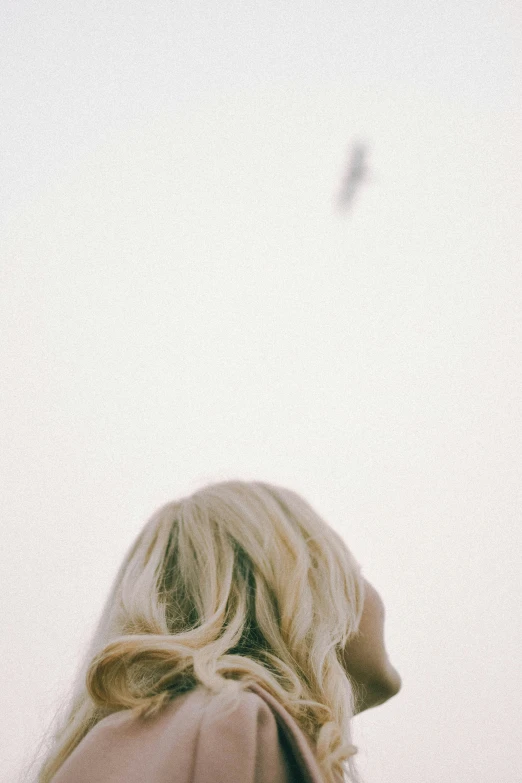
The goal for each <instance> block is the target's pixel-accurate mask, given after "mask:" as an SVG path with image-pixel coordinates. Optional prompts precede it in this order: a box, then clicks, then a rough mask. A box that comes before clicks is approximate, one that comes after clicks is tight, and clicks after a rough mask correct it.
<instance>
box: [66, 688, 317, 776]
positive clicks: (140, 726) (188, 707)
mask: <svg viewBox="0 0 522 783" xmlns="http://www.w3.org/2000/svg"><path fill="white" fill-rule="evenodd" d="M73 781H74V783H102V781H103V783H138V781H139V783H143V781H147V783H297V781H307V782H308V781H309V783H321V781H322V778H321V776H320V772H319V768H318V766H317V763H316V761H315V759H314V757H313V753H312V750H311V747H310V745H309V743H308V741H307V740H306V738H305V737H304V734H302V732H301V731H300V729H299V727H298V726H297V724H296V723H295V721H294V720H293V718H292V717H291V716H290V714H289V713H288V712H287V711H286V710H285V709H284V707H283V706H282V705H280V704H279V703H278V702H277V700H276V699H274V697H273V696H272V695H271V694H270V693H268V692H267V691H265V690H264V689H263V688H261V687H260V686H258V685H252V686H250V685H249V686H248V689H247V690H244V691H241V692H240V693H239V694H238V698H237V701H236V702H235V703H228V702H227V701H226V698H225V699H224V698H223V696H222V694H213V693H212V692H211V691H210V690H209V689H208V688H206V687H205V686H203V685H199V686H197V687H196V688H194V689H193V690H191V691H187V692H185V693H182V694H179V695H177V696H176V697H175V698H173V699H172V701H171V702H170V703H169V704H168V705H166V706H165V708H164V709H163V710H162V711H161V712H160V713H159V714H158V715H156V716H154V717H153V718H148V719H143V718H138V717H136V716H135V715H133V713H132V712H131V711H130V710H122V711H120V712H117V713H113V714H112V715H109V716H108V717H106V718H104V719H103V720H101V721H100V722H99V723H98V724H97V725H96V726H94V728H93V729H92V730H91V731H90V732H89V733H88V734H87V735H86V737H85V738H84V739H83V740H82V742H81V743H80V744H79V745H78V746H77V748H75V750H74V751H73V753H72V754H71V755H70V756H69V758H68V759H67V761H66V762H65V763H64V765H63V766H62V767H61V769H60V770H59V771H58V773H57V775H56V776H55V778H54V779H53V783H73Z"/></svg>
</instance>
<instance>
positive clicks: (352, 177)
mask: <svg viewBox="0 0 522 783" xmlns="http://www.w3.org/2000/svg"><path fill="white" fill-rule="evenodd" d="M367 153H368V147H367V146H366V144H363V143H362V142H354V144H353V145H352V149H351V154H350V159H349V161H348V166H347V169H346V173H345V175H344V178H343V181H342V185H341V189H340V191H339V194H338V196H337V206H338V207H339V208H340V209H343V210H347V209H349V207H350V206H351V204H352V201H353V199H354V197H355V193H356V192H357V190H358V188H359V187H360V185H361V183H362V182H364V180H365V179H367V177H368V168H367V166H366V158H367Z"/></svg>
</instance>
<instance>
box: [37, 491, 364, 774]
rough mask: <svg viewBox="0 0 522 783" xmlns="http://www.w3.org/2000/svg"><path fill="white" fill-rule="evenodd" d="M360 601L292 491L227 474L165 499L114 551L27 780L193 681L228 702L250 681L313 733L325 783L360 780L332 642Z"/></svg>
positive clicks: (354, 582)
mask: <svg viewBox="0 0 522 783" xmlns="http://www.w3.org/2000/svg"><path fill="white" fill-rule="evenodd" d="M363 603H364V580H363V577H362V574H361V569H360V566H359V564H358V563H357V561H356V560H355V558H354V557H353V555H352V554H351V552H350V551H349V549H348V547H347V546H346V544H345V543H344V541H343V540H342V539H341V537H340V536H339V535H338V534H337V533H336V532H335V531H334V530H333V529H332V528H331V527H330V526H329V525H328V524H327V523H326V522H325V521H324V520H323V519H322V518H321V517H320V516H319V515H318V514H317V513H316V512H315V511H314V510H313V509H312V507H311V506H310V505H309V504H308V503H307V502H306V501H305V500H303V499H302V498H301V497H300V496H299V495H297V494H296V493H295V492H292V491H290V490H288V489H285V488H283V487H280V486H275V485H272V484H268V483H262V482H258V481H255V482H249V481H240V480H233V481H222V482H219V483H216V484H209V485H207V486H204V487H203V488H201V489H199V490H197V491H196V492H194V493H193V494H191V495H190V496H187V497H184V498H182V499H180V500H176V501H173V502H170V503H167V504H166V505H164V506H162V507H161V508H160V509H158V510H157V511H156V512H155V513H154V514H153V515H152V517H151V518H150V519H149V521H148V522H147V523H146V525H145V526H144V528H143V530H142V531H141V533H140V534H139V535H138V537H137V538H136V540H135V542H134V543H133V544H132V546H131V547H130V549H129V551H128V552H127V555H126V556H125V558H124V561H123V563H122V565H121V567H120V569H119V571H118V573H117V576H116V578H115V581H114V584H113V586H112V588H111V591H110V593H109V596H108V599H107V601H106V604H105V607H104V610H103V613H102V616H101V619H100V621H99V624H98V627H97V629H96V631H95V634H94V637H93V640H92V642H91V645H90V648H89V650H88V652H87V655H86V657H85V660H84V662H83V665H82V666H81V667H80V670H79V674H78V676H77V679H76V681H75V683H74V685H73V688H72V693H71V696H70V699H69V700H68V701H67V703H66V704H65V705H64V707H62V713H63V714H62V715H61V717H59V720H58V727H57V728H54V729H53V733H52V741H51V743H50V744H51V747H50V748H48V749H47V751H46V756H45V758H44V761H43V765H42V766H41V768H40V771H39V773H38V776H37V778H36V780H37V781H38V783H49V782H50V781H51V780H52V777H53V775H55V774H56V772H57V771H58V769H59V768H60V767H61V765H62V764H63V763H64V761H65V760H66V759H67V758H68V756H69V755H70V754H71V753H72V751H73V750H74V749H75V748H76V747H77V745H78V744H79V743H80V741H81V740H82V739H83V737H85V735H86V734H87V732H88V731H90V729H92V728H93V726H95V725H96V724H97V723H98V722H99V721H100V720H102V719H103V718H105V717H106V716H107V715H109V714H111V713H113V712H116V711H118V710H124V709H130V710H132V711H133V713H134V714H135V715H136V716H141V717H142V718H144V719H147V718H148V717H151V716H153V715H155V714H157V713H158V712H159V710H161V708H162V707H163V706H164V705H165V704H166V703H167V702H168V701H169V700H171V699H172V698H174V697H175V696H176V695H177V694H179V693H182V692H184V691H187V690H190V689H192V688H194V687H196V686H197V685H199V684H203V685H205V686H207V687H208V688H209V689H210V690H211V691H212V692H214V693H220V692H222V693H223V694H224V699H225V702H226V703H227V704H230V707H231V708H233V707H234V706H235V705H236V704H237V700H238V699H239V697H240V692H241V691H242V690H244V689H246V688H247V687H248V685H249V684H250V683H257V684H259V685H260V686H261V687H262V688H264V689H265V690H267V691H268V692H269V693H271V694H272V695H273V696H274V697H275V698H276V699H277V700H278V701H279V702H280V703H281V704H282V705H283V706H284V707H285V708H286V709H287V710H288V712H289V713H290V714H291V715H292V716H293V717H294V719H295V720H296V721H297V723H298V724H299V725H300V727H301V728H302V730H303V731H304V732H305V734H306V735H307V736H308V737H309V738H310V739H311V740H312V742H313V745H314V748H315V755H316V758H317V761H318V764H319V766H320V768H321V770H322V772H323V774H324V779H325V783H336V782H337V783H338V781H339V780H344V781H353V783H360V777H359V773H358V771H357V768H356V766H355V763H354V756H355V754H356V753H357V748H356V747H355V746H354V745H353V744H352V741H351V719H352V717H353V715H354V704H355V698H356V696H357V692H356V686H355V684H354V683H353V682H352V681H351V680H350V678H349V676H348V674H347V672H346V670H345V668H344V667H343V664H342V659H341V651H342V649H343V648H344V646H345V645H346V643H347V641H348V639H349V638H351V637H352V636H353V635H355V634H356V632H357V629H358V626H359V622H360V619H361V614H362V610H363ZM55 721H56V717H55Z"/></svg>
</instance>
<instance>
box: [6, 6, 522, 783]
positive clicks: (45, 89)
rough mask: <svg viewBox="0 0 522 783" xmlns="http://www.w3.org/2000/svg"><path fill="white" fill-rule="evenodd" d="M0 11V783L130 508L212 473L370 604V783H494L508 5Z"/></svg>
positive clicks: (501, 554) (47, 695) (511, 319)
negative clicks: (326, 545) (339, 555)
mask: <svg viewBox="0 0 522 783" xmlns="http://www.w3.org/2000/svg"><path fill="white" fill-rule="evenodd" d="M2 14H3V17H4V20H5V23H4V24H2V25H1V27H2V29H3V34H2V35H3V39H4V40H3V41H2V46H0V52H1V55H0V58H1V59H2V62H1V63H0V65H1V67H0V73H1V74H2V77H1V78H2V80H3V82H2V88H3V90H4V92H3V96H2V106H3V107H4V115H5V121H4V122H3V123H2V130H1V133H2V147H3V149H4V152H5V153H6V154H5V158H4V161H3V162H2V166H3V174H2V176H1V177H0V193H1V206H0V209H1V213H0V221H1V226H2V230H1V240H0V253H1V255H0V263H1V280H2V285H1V287H0V300H1V301H0V352H1V356H0V359H1V361H2V367H3V378H4V383H3V393H2V409H1V411H0V427H1V434H2V442H3V444H4V448H3V449H2V450H1V454H0V481H1V484H2V488H3V489H2V493H1V497H2V509H1V510H2V525H3V529H4V531H5V532H4V541H3V547H2V554H1V555H0V560H1V573H2V574H3V577H4V581H3V591H2V592H3V595H4V602H5V616H6V617H7V622H6V626H5V627H4V634H3V638H2V642H1V645H2V647H1V654H2V658H3V661H4V667H3V673H4V674H3V683H2V708H3V709H2V713H3V714H4V716H8V717H5V718H4V719H3V721H2V723H1V724H0V725H1V728H0V743H1V745H2V754H1V755H2V758H3V759H4V763H5V771H4V770H3V771H2V774H3V775H4V777H2V778H1V780H2V783H7V781H10V782H11V781H12V780H13V777H16V776H17V775H18V773H19V770H20V768H21V764H22V762H23V761H25V760H27V753H28V752H30V750H31V749H32V747H33V745H34V742H35V741H36V740H37V739H38V738H39V736H41V733H42V732H43V730H44V729H45V727H46V725H47V722H48V720H49V718H50V716H51V713H52V710H53V708H55V707H56V706H57V705H58V703H59V699H60V697H61V696H62V695H63V693H64V692H65V690H66V688H67V687H68V685H69V683H70V680H71V677H72V675H73V673H74V667H75V665H76V663H77V661H78V660H79V655H80V654H81V650H82V649H83V647H84V646H85V644H86V642H87V640H88V638H89V634H90V632H91V630H92V626H93V623H94V622H95V620H96V618H97V616H98V613H99V611H100V609H101V605H102V603H103V600H104V598H105V595H106V593H107V590H108V588H109V585H110V583H111V581H112V579H113V577H114V574H115V572H116V569H117V567H118V565H119V562H120V560H121V557H122V556H123V554H124V552H125V550H126V548H127V546H128V545H129V543H130V542H131V540H132V539H133V537H134V535H135V534H136V533H137V531H138V530H139V528H140V527H141V526H142V525H143V523H144V522H145V520H146V518H147V517H148V515H149V514H150V513H152V511H153V510H154V509H155V508H156V507H157V506H158V505H160V504H161V503H163V502H165V501H166V500H168V499H169V498H173V497H175V496H178V495H180V494H182V493H184V492H186V491H190V490H191V489H192V488H193V487H194V486H195V485H197V484H198V483H201V482H202V481H204V480H209V481H210V480H214V479H216V480H217V479H220V478H223V477H233V476H240V477H244V478H260V479H266V480H273V481H276V482H279V483H284V484H287V485H288V486H290V487H291V488H293V489H295V490H297V491H300V492H301V493H302V494H303V495H304V496H305V497H306V498H307V499H308V500H309V501H310V502H311V503H312V504H313V505H315V506H316V508H317V510H318V511H320V512H321V513H322V514H323V515H324V516H325V517H326V518H327V519H328V520H329V521H330V522H331V523H332V524H333V525H334V526H335V527H336V528H337V529H339V530H340V532H341V533H342V534H343V536H344V537H345V539H346V541H347V543H348V544H349V546H350V547H351V548H352V549H353V551H354V553H355V555H356V557H357V558H358V560H359V561H360V562H361V563H362V564H363V566H364V569H365V573H366V575H367V576H368V578H369V579H370V580H371V581H373V582H374V584H375V585H376V586H377V587H378V589H379V590H380V592H381V594H382V596H383V599H384V601H385V604H386V607H387V639H388V647H389V651H390V656H391V657H392V660H393V662H394V664H395V665H396V667H397V668H398V669H399V671H400V672H401V675H402V677H403V690H402V692H401V694H400V695H399V696H398V697H397V698H395V699H393V700H391V701H390V702H389V703H387V704H386V705H383V706H382V707H379V708H377V709H375V710H371V711H369V712H368V713H366V714H363V715H361V716H359V717H358V718H357V719H356V721H355V731H356V739H357V740H358V744H359V747H360V764H361V769H362V771H363V773H364V774H365V777H366V779H367V783H385V782H386V783H399V782H400V783H410V781H411V782H412V783H413V781H415V783H416V782H417V781H419V780H422V781H426V782H427V783H439V781H440V782H441V783H442V781H444V783H446V781H448V780H458V781H459V783H477V781H478V782H479V783H481V782H482V781H484V782H485V781H488V783H489V781H490V780H502V781H503V782H504V781H505V782H506V783H515V781H517V780H519V779H520V777H521V776H522V768H521V767H520V763H521V762H520V755H519V752H518V731H517V728H516V727H517V720H518V718H517V715H518V706H519V705H518V701H519V699H518V696H517V694H518V693H520V685H521V681H520V672H519V667H518V665H517V661H518V658H519V656H520V644H521V641H522V640H521V632H520V623H519V619H518V602H519V597H520V590H521V582H520V576H519V573H518V572H519V567H518V557H517V552H519V551H520V537H521V534H520V529H521V525H520V522H521V518H520V517H521V503H520V500H521V496H520V469H521V462H522V459H521V456H522V455H521V449H520V441H521V435H522V424H521V407H520V388H521V381H522V370H521V367H520V354H521V305H520V301H521V293H522V286H521V282H522V280H521V266H520V261H521V259H520V233H519V228H518V224H519V215H520V195H521V191H520V184H519V180H520V177H519V172H520V148H519V143H518V139H519V137H520V133H519V131H520V111H519V108H520V106H519V104H518V103H517V100H518V94H519V93H520V91H519V90H517V80H518V81H519V79H518V72H517V67H516V62H515V49H516V43H517V41H516V34H515V32H514V31H515V30H516V25H515V22H516V20H515V19H514V11H513V8H512V7H511V6H510V5H509V4H502V3H500V4H499V3H493V2H482V3H478V4H474V5H473V6H472V7H470V5H469V4H468V3H466V4H465V3H463V2H457V3H452V4H450V3H445V4H442V5H440V4H439V5H438V6H437V7H435V6H432V5H431V4H425V5H420V6H419V5H417V6H416V8H415V12H413V11H412V9H411V8H408V7H406V5H405V4H402V5H401V4H396V3H394V4H391V3H388V4H386V3H381V4H372V5H371V6H370V5H368V4H366V5H365V9H364V10H361V9H350V8H349V7H348V6H347V5H345V4H341V3H338V2H326V3H317V2H313V3H312V2H309V3H305V4H302V5H301V6H299V8H298V7H297V6H296V5H293V6H292V7H291V8H289V7H287V6H285V7H284V8H282V7H280V5H279V4H275V3H273V4H271V5H270V4H268V5H267V4H264V5H263V6H262V7H261V6H260V5H257V4H256V5H253V4H251V5H249V4H248V3H247V4H245V3H242V4H239V3H236V4H234V3H230V2H227V3H223V4H221V5H220V7H219V9H217V8H215V7H214V6H213V4H211V3H200V4H198V3H191V4H179V7H176V4H171V3H164V2H158V3H156V4H155V9H154V14H153V13H151V10H150V5H149V4H145V3H136V2H132V3H126V4H123V3H121V2H116V3H113V4H111V7H110V8H103V7H102V6H101V5H100V4H95V3H87V4H82V7H81V8H75V9H74V10H72V9H70V8H68V7H67V6H65V5H61V4H57V3H51V2H43V3H42V2H40V3H38V4H36V3H17V4H14V3H13V4H8V5H7V6H6V7H4V9H3V10H2ZM4 41H5V44H4ZM355 138H362V139H364V140H366V141H367V143H368V145H369V149H370V154H369V165H370V169H371V177H370V179H369V181H368V182H367V183H365V184H364V185H363V186H362V187H361V189H360V191H359V193H358V194H357V197H356V200H355V202H354V206H353V209H352V211H351V213H350V214H349V215H345V216H343V215H339V214H337V213H336V212H335V209H334V206H333V199H334V196H335V193H336V192H337V189H338V187H339V184H340V181H341V178H342V175H343V167H344V165H345V161H346V158H347V154H348V150H349V145H350V143H351V142H352V141H353V140H354V139H355Z"/></svg>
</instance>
